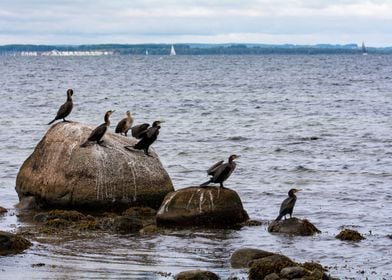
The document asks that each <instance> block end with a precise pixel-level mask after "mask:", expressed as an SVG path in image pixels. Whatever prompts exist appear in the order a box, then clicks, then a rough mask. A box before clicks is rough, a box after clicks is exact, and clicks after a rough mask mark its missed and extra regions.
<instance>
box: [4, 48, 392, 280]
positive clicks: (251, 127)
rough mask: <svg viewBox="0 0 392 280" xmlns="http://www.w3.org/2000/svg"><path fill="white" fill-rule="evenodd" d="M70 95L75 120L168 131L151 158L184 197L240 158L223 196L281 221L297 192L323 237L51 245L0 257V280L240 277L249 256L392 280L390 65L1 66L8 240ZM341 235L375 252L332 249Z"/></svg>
mask: <svg viewBox="0 0 392 280" xmlns="http://www.w3.org/2000/svg"><path fill="white" fill-rule="evenodd" d="M67 88H73V89H74V104H75V106H74V110H73V112H72V114H71V116H70V119H72V120H77V121H81V122H85V123H89V124H99V123H101V122H102V119H103V114H104V112H105V111H106V110H108V109H116V113H115V115H113V118H112V120H113V123H116V122H117V121H118V120H119V119H121V118H122V117H123V112H125V111H126V110H128V109H130V110H131V111H132V112H133V115H134V118H135V123H139V122H146V121H147V122H152V121H153V120H156V119H164V120H165V121H166V122H165V123H164V124H163V126H162V129H161V134H160V137H159V139H158V141H157V142H156V143H155V144H154V146H155V148H156V151H157V152H158V154H159V155H160V158H161V160H162V162H163V164H164V166H165V167H166V169H167V170H168V172H169V174H170V176H171V178H172V180H173V183H174V185H175V188H176V189H179V188H183V187H187V186H190V185H194V184H198V183H200V182H203V181H205V180H206V174H205V170H206V169H207V168H208V167H209V166H210V165H211V164H212V163H214V162H216V161H218V160H220V159H226V158H227V157H228V155H229V154H231V153H236V154H239V155H241V156H242V157H241V158H240V159H239V161H238V165H237V170H236V171H235V173H234V174H233V175H232V177H231V178H230V179H229V180H228V181H227V183H226V185H227V187H230V188H233V189H235V190H236V191H237V192H238V193H239V194H240V196H241V198H242V201H243V203H244V207H245V209H246V210H247V211H248V213H249V215H250V216H251V218H253V219H259V220H272V219H274V218H275V217H276V216H277V214H278V209H279V206H280V203H281V201H282V200H283V199H284V198H285V197H286V193H287V191H288V190H289V189H290V188H291V187H293V186H299V187H300V188H302V189H303V192H300V193H299V195H298V200H297V205H296V208H295V209H294V214H295V216H297V217H300V218H308V219H309V220H310V221H312V222H313V223H314V224H316V226H317V227H318V228H319V229H320V230H322V234H319V235H317V236H314V237H287V236H278V235H271V234H269V233H268V232H267V230H266V226H259V227H248V228H243V229H241V230H192V231H190V230H184V231H169V232H167V233H165V234H162V235H158V236H148V237H137V236H118V235H104V236H99V237H97V238H96V239H92V240H91V239H88V240H83V239H81V240H64V241H63V242H54V243H53V242H45V240H44V239H43V241H42V242H35V244H34V246H33V247H32V248H31V249H29V250H27V251H26V252H25V253H24V254H21V255H16V256H8V257H2V258H0V270H1V273H0V278H4V279H10V278H11V277H12V278H13V279H18V278H24V279H26V277H28V278H30V279H80V278H94V279H97V278H128V279H129V278H145V279H167V278H165V277H164V276H162V275H161V274H159V273H158V272H165V273H173V274H175V273H177V272H179V271H183V270H187V269H193V268H205V269H209V270H211V271H213V272H215V273H218V274H219V275H220V276H221V277H222V278H223V279H226V278H228V277H230V276H243V277H245V276H246V273H245V272H244V271H243V270H235V269H231V268H230V265H229V262H228V259H229V257H230V255H231V253H232V252H233V251H234V250H235V249H237V248H240V247H244V246H250V247H255V248H260V249H265V250H271V251H274V252H281V253H283V254H285V255H288V256H289V257H292V258H294V259H295V260H297V261H308V260H314V261H319V262H320V263H322V264H323V265H326V266H331V270H330V272H331V274H332V275H334V276H339V277H342V278H343V277H352V278H353V279H365V278H366V277H368V278H369V279H382V278H383V277H384V278H385V279H392V263H391V256H392V254H391V248H392V246H391V245H392V239H391V238H390V237H388V235H391V234H392V220H391V213H392V203H391V202H392V189H391V187H392V137H391V136H392V121H391V113H392V56H370V55H369V56H366V57H364V56H343V55H342V56H340V55H339V56H338V55H337V56H217V57H213V56H203V57H197V56H192V57H186V56H177V57H158V56H148V57H125V56H124V57H98V58H97V57H91V58H50V57H38V58H28V57H23V58H21V57H20V58H12V57H0V91H1V99H2V100H1V106H0V115H1V119H0V131H1V134H0V140H1V150H0V192H1V197H0V205H2V206H4V207H6V208H8V209H9V210H10V212H9V213H8V214H7V215H6V216H3V217H0V230H8V231H16V230H17V228H18V227H20V226H23V225H24V223H25V222H24V221H23V220H20V219H19V218H18V217H17V215H15V214H17V211H16V210H15V209H14V208H13V205H14V204H15V203H17V201H18V198H17V194H16V192H15V190H14V187H15V178H16V174H17V172H18V169H19V167H20V166H21V164H22V162H23V161H24V160H25V159H26V158H27V156H28V155H29V154H30V153H32V151H33V149H34V147H35V145H36V144H37V142H38V141H39V140H40V139H41V138H42V136H43V135H44V134H45V132H46V130H47V129H48V126H47V125H45V124H46V123H47V122H48V121H50V120H51V119H52V118H53V116H54V115H55V113H56V111H57V108H58V106H59V105H60V104H62V103H63V102H64V100H65V92H66V89H67ZM112 129H113V125H112ZM343 226H351V227H353V228H355V229H357V230H358V231H360V232H361V233H364V234H365V236H366V238H367V239H366V240H364V241H362V242H360V243H357V244H351V243H347V242H341V241H339V240H337V239H335V238H334V236H335V235H336V234H337V233H338V232H339V231H340V230H341V229H342V227H343ZM48 238H50V237H48ZM37 263H44V264H46V265H45V266H35V265H34V264H37ZM361 271H363V273H361Z"/></svg>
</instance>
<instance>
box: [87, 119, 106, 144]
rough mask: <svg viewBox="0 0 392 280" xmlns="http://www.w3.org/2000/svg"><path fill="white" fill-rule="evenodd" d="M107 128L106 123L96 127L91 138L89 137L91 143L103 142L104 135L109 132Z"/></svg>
mask: <svg viewBox="0 0 392 280" xmlns="http://www.w3.org/2000/svg"><path fill="white" fill-rule="evenodd" d="M107 129H108V128H107V126H106V124H105V123H103V124H101V125H100V126H98V127H96V128H95V129H94V130H93V131H92V132H91V134H90V136H89V137H88V140H89V141H98V140H101V138H102V137H103V135H104V134H105V132H106V130H107Z"/></svg>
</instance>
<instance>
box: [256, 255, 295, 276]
mask: <svg viewBox="0 0 392 280" xmlns="http://www.w3.org/2000/svg"><path fill="white" fill-rule="evenodd" d="M295 265H296V263H295V262H293V261H292V260H290V259H289V258H288V257H286V256H283V255H279V254H274V255H271V256H268V257H265V258H261V259H257V260H255V261H254V262H253V263H252V266H251V268H250V270H249V279H250V280H259V279H264V277H265V276H267V275H268V274H271V273H279V272H280V271H281V270H282V269H283V268H285V267H287V266H295Z"/></svg>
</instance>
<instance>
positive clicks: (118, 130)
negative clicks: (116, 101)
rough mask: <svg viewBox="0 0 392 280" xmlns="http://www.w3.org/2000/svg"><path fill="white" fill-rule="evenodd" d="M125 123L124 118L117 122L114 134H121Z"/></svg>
mask: <svg viewBox="0 0 392 280" xmlns="http://www.w3.org/2000/svg"><path fill="white" fill-rule="evenodd" d="M126 122H127V119H126V118H125V119H122V120H121V121H119V122H118V124H117V126H116V130H115V132H116V133H120V132H123V130H124V127H125V124H126Z"/></svg>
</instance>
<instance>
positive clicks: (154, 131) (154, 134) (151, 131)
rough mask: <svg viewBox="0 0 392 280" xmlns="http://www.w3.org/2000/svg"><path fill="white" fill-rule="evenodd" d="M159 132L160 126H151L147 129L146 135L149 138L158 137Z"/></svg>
mask: <svg viewBox="0 0 392 280" xmlns="http://www.w3.org/2000/svg"><path fill="white" fill-rule="evenodd" d="M158 134H159V128H158V127H150V128H149V129H147V132H146V136H147V138H154V137H157V136H158Z"/></svg>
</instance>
